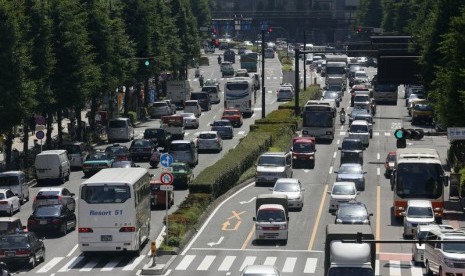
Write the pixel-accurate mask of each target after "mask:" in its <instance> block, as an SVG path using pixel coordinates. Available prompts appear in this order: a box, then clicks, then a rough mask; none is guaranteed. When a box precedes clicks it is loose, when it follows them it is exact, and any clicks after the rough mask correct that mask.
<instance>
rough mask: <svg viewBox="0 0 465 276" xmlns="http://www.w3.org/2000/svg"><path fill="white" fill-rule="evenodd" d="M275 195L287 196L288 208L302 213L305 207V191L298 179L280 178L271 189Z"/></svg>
mask: <svg viewBox="0 0 465 276" xmlns="http://www.w3.org/2000/svg"><path fill="white" fill-rule="evenodd" d="M270 191H272V192H273V194H274V195H275V194H279V195H286V196H287V206H288V207H289V208H296V209H299V210H300V211H302V208H303V207H304V193H303V192H304V191H305V189H304V188H302V184H301V183H300V181H299V180H298V179H296V178H278V179H277V180H276V183H275V184H274V187H273V188H270Z"/></svg>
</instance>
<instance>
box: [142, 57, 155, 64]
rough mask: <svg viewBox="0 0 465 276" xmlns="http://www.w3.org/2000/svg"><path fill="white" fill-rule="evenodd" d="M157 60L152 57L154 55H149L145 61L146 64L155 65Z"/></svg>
mask: <svg viewBox="0 0 465 276" xmlns="http://www.w3.org/2000/svg"><path fill="white" fill-rule="evenodd" d="M155 63H156V61H155V58H152V57H149V58H146V59H145V61H144V65H145V66H151V65H152V66H153V65H155Z"/></svg>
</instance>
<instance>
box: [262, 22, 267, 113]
mask: <svg viewBox="0 0 465 276" xmlns="http://www.w3.org/2000/svg"><path fill="white" fill-rule="evenodd" d="M265 33H266V30H265V28H263V27H262V119H263V118H265Z"/></svg>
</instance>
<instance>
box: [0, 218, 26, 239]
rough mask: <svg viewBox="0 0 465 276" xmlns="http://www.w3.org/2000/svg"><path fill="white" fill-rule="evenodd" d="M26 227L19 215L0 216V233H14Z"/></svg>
mask: <svg viewBox="0 0 465 276" xmlns="http://www.w3.org/2000/svg"><path fill="white" fill-rule="evenodd" d="M25 228H26V227H25V226H23V224H22V223H21V219H19V218H18V217H0V235H5V234H14V233H17V232H20V231H23V230H24V229H25Z"/></svg>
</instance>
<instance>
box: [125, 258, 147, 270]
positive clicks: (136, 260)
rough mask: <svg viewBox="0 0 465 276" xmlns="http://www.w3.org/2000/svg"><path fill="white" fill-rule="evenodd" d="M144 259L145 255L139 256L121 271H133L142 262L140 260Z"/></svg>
mask: <svg viewBox="0 0 465 276" xmlns="http://www.w3.org/2000/svg"><path fill="white" fill-rule="evenodd" d="M144 258H145V255H140V256H139V257H137V258H133V259H132V260H131V261H130V262H129V264H128V265H126V266H125V267H123V271H128V270H134V268H136V266H137V265H138V264H139V263H140V262H142V260H143V259H144Z"/></svg>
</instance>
